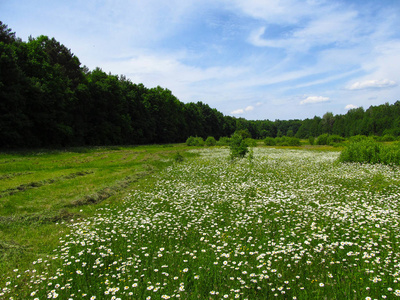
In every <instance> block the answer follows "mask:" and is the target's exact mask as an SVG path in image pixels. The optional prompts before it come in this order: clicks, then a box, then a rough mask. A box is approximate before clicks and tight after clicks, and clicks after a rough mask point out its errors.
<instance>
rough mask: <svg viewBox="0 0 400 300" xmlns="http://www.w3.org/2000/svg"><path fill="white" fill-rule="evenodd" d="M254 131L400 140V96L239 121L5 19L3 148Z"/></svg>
mask: <svg viewBox="0 0 400 300" xmlns="http://www.w3.org/2000/svg"><path fill="white" fill-rule="evenodd" d="M203 101H207V100H206V99H205V100H203ZM246 129H247V130H248V131H249V132H250V134H251V136H252V138H255V139H263V138H266V137H279V136H294V137H297V138H309V137H310V136H313V137H317V136H319V135H321V134H335V135H339V136H342V137H350V136H354V135H378V136H382V135H392V136H394V137H397V136H399V135H400V101H396V102H395V103H394V104H389V103H385V104H382V105H379V106H371V107H369V108H368V109H366V110H365V109H364V108H362V107H359V108H356V109H351V110H349V111H348V112H347V113H346V114H345V115H333V114H332V113H330V112H327V113H326V114H324V115H323V116H322V117H318V116H315V117H314V118H312V119H305V120H275V121H271V120H246V119H244V118H235V117H232V116H225V115H223V114H222V113H221V112H219V111H218V110H216V109H215V108H211V107H210V106H209V105H208V104H206V103H204V102H201V101H199V102H197V103H193V102H190V103H184V102H181V101H180V100H179V99H178V98H177V97H175V96H174V95H173V94H172V92H171V91H170V90H168V89H167V88H163V87H160V86H157V87H153V88H147V87H145V86H144V85H143V84H141V83H133V82H131V81H130V80H129V79H128V78H126V77H125V76H124V75H113V74H111V73H108V74H107V73H106V72H104V71H103V70H102V69H101V68H99V67H98V68H95V69H94V70H89V69H88V68H87V67H86V66H84V65H82V64H81V62H80V61H79V58H78V57H76V56H75V55H74V54H73V53H72V52H71V50H70V49H68V48H67V47H66V46H64V45H63V44H61V43H60V42H58V41H57V40H56V39H54V38H49V37H48V36H44V35H42V36H39V37H36V38H33V37H30V38H29V39H28V41H27V42H24V41H22V40H21V39H20V38H18V37H17V36H16V34H15V33H14V32H12V29H10V28H9V27H8V26H7V25H6V24H4V23H2V22H1V21H0V148H3V149H15V148H39V147H70V146H100V145H138V144H163V143H176V142H184V141H185V140H186V139H187V138H188V137H189V136H198V137H202V138H204V139H205V138H207V137H208V136H213V137H215V138H216V139H219V138H220V137H228V136H231V135H232V134H233V133H234V132H235V131H237V130H246Z"/></svg>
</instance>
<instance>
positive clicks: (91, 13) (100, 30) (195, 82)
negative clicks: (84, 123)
mask: <svg viewBox="0 0 400 300" xmlns="http://www.w3.org/2000/svg"><path fill="white" fill-rule="evenodd" d="M0 20H1V21H2V22H3V23H5V24H7V25H8V26H9V27H10V28H12V30H13V31H15V32H16V35H17V36H18V37H20V38H22V39H23V40H27V39H28V37H29V36H30V35H32V36H33V37H37V36H39V35H42V34H43V35H48V36H49V37H54V38H55V39H56V40H58V41H59V42H61V43H62V44H64V45H65V46H66V47H68V48H70V49H71V51H72V52H73V53H74V54H75V55H77V56H78V57H79V59H80V61H81V63H82V65H86V66H88V67H89V68H90V69H94V68H95V67H100V68H102V69H103V70H104V71H106V72H111V73H112V74H118V75H120V74H124V75H126V76H127V77H128V78H130V79H131V80H132V82H134V83H143V84H144V85H145V86H146V87H149V88H150V87H155V86H157V85H160V86H162V87H164V88H168V89H170V90H171V91H172V93H173V94H174V95H175V96H177V97H178V99H179V100H181V101H183V102H197V101H202V102H204V103H207V104H209V105H210V106H211V107H213V108H216V109H218V110H219V111H221V112H222V113H223V114H225V115H232V116H236V117H244V118H246V119H249V120H264V119H269V120H275V119H280V120H287V119H305V118H312V117H314V116H315V115H317V116H322V115H323V114H324V113H326V112H328V111H329V112H333V113H334V114H345V113H346V112H347V110H348V109H350V108H355V107H359V106H363V107H364V108H368V107H369V106H371V105H379V104H383V103H385V102H389V103H394V102H395V101H396V100H400V31H399V30H398V29H399V28H400V1H398V0H379V1H375V0H363V1H360V0H342V1H339V0H337V1H335V0H326V1H324V0H308V1H307V0H302V1H300V0H213V1H211V0H202V1H200V0H185V1H182V0H168V1H165V0H85V1H81V0H68V1H66V0H63V1H61V0H37V1H32V0H1V1H0Z"/></svg>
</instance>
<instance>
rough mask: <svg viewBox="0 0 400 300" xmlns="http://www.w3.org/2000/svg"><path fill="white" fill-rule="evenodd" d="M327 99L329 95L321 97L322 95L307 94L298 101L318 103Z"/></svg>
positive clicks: (301, 102)
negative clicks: (307, 95)
mask: <svg viewBox="0 0 400 300" xmlns="http://www.w3.org/2000/svg"><path fill="white" fill-rule="evenodd" d="M326 101H329V97H323V96H309V97H307V98H306V99H304V100H302V101H300V104H302V105H303V104H313V103H320V102H326Z"/></svg>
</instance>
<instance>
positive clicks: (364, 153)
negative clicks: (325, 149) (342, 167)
mask: <svg viewBox="0 0 400 300" xmlns="http://www.w3.org/2000/svg"><path fill="white" fill-rule="evenodd" d="M381 150H382V145H381V144H379V143H377V142H375V141H374V140H373V139H371V138H368V139H364V140H361V141H359V142H353V143H350V144H349V145H348V146H347V147H346V148H345V149H344V150H343V151H342V152H341V153H340V156H339V160H340V161H341V162H359V163H372V164H374V163H380V162H381Z"/></svg>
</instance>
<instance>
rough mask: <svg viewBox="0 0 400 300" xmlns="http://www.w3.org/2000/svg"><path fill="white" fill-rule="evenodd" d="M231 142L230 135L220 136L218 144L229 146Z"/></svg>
mask: <svg viewBox="0 0 400 300" xmlns="http://www.w3.org/2000/svg"><path fill="white" fill-rule="evenodd" d="M230 143H231V139H230V138H228V137H221V138H219V140H218V142H217V145H218V146H229V145H230Z"/></svg>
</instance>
